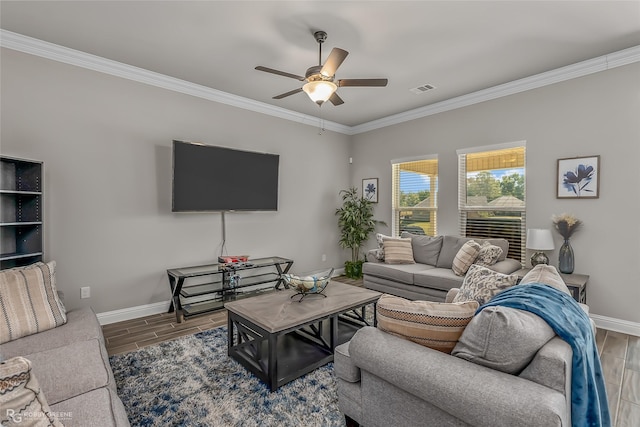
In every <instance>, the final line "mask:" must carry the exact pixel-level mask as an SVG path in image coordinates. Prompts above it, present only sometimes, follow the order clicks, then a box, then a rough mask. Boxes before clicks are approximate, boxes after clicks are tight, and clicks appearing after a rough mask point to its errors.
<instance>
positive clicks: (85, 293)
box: [80, 286, 91, 299]
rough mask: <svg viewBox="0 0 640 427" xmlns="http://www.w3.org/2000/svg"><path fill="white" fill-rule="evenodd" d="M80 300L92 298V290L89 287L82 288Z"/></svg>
mask: <svg viewBox="0 0 640 427" xmlns="http://www.w3.org/2000/svg"><path fill="white" fill-rule="evenodd" d="M80 298H81V299H84V298H91V288H90V287H89V286H85V287H84V288H80Z"/></svg>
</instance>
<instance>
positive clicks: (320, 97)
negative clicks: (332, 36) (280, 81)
mask: <svg viewBox="0 0 640 427" xmlns="http://www.w3.org/2000/svg"><path fill="white" fill-rule="evenodd" d="M313 36H314V37H315V39H316V41H317V42H318V65H314V66H312V67H309V68H308V69H307V72H306V73H305V76H304V77H302V76H298V75H296V74H291V73H287V72H284V71H279V70H274V69H273V68H267V67H263V66H261V65H259V66H257V67H256V70H258V71H265V72H267V73H272V74H277V75H279V76H284V77H290V78H292V79H296V80H299V81H301V82H303V81H306V82H307V83H305V84H304V85H303V86H302V87H301V88H298V89H294V90H292V91H289V92H285V93H282V94H280V95H276V96H274V97H273V99H282V98H285V97H287V96H290V95H294V94H296V93H298V92H303V91H304V92H305V93H306V94H307V95H309V98H311V100H312V101H313V102H315V103H316V104H318V105H322V104H323V103H325V102H326V101H331V103H332V104H333V105H340V104H344V101H343V100H342V98H340V97H339V96H338V94H337V93H336V90H337V89H338V88H339V87H347V86H361V87H362V86H378V87H384V86H386V85H387V83H388V80H387V79H340V80H338V81H334V79H335V74H336V70H337V69H338V67H339V66H340V64H342V62H343V61H344V60H345V58H346V57H347V55H348V54H349V52H347V51H346V50H343V49H340V48H337V47H334V48H333V49H332V50H331V53H330V54H329V57H328V58H327V60H326V62H325V63H324V65H323V64H322V43H324V42H325V40H326V39H327V33H326V32H324V31H316V32H315V33H313Z"/></svg>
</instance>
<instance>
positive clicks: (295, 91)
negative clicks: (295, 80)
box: [273, 87, 302, 99]
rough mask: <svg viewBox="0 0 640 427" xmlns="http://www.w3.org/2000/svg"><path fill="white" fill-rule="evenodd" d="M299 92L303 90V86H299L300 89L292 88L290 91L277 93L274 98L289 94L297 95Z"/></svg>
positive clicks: (284, 96)
mask: <svg viewBox="0 0 640 427" xmlns="http://www.w3.org/2000/svg"><path fill="white" fill-rule="evenodd" d="M298 92H302V88H301V87H299V88H298V89H294V90H290V91H289V92H285V93H281V94H280V95H276V96H274V97H273V99H282V98H286V97H287V96H291V95H295V94H296V93H298Z"/></svg>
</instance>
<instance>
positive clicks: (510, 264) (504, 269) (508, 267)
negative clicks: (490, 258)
mask: <svg viewBox="0 0 640 427" xmlns="http://www.w3.org/2000/svg"><path fill="white" fill-rule="evenodd" d="M488 268H489V269H491V270H493V271H497V272H498V273H502V274H511V273H515V272H516V271H518V270H520V269H521V268H522V264H521V263H520V261H518V260H515V259H513V258H506V259H504V260H502V261H498V262H496V263H495V264H493V265H492V266H489V267H488Z"/></svg>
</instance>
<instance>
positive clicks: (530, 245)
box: [527, 228, 555, 251]
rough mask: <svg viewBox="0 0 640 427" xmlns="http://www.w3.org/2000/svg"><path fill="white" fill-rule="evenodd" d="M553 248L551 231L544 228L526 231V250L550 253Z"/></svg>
mask: <svg viewBox="0 0 640 427" xmlns="http://www.w3.org/2000/svg"><path fill="white" fill-rule="evenodd" d="M554 248H555V246H554V245H553V236H552V235H551V230H549V229H545V228H528V229H527V249H533V250H534V251H551V250H553V249H554Z"/></svg>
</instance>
